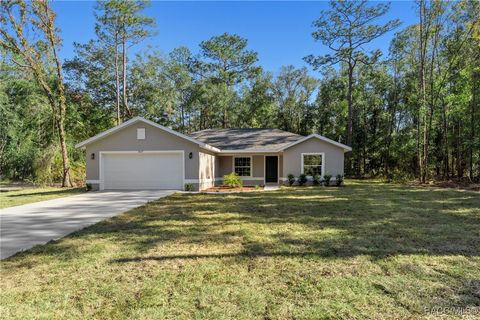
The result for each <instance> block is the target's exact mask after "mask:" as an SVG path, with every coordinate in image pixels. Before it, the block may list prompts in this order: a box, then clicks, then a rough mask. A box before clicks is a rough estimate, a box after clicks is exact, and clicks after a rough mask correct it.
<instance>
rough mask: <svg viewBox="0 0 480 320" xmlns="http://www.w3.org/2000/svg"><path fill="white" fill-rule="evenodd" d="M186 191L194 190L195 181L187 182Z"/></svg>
mask: <svg viewBox="0 0 480 320" xmlns="http://www.w3.org/2000/svg"><path fill="white" fill-rule="evenodd" d="M185 191H193V183H185Z"/></svg>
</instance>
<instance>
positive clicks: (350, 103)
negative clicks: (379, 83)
mask: <svg viewBox="0 0 480 320" xmlns="http://www.w3.org/2000/svg"><path fill="white" fill-rule="evenodd" d="M352 95H353V65H352V63H351V62H349V63H348V91H347V102H348V119H347V145H348V146H350V147H351V146H352V139H353V97H352Z"/></svg>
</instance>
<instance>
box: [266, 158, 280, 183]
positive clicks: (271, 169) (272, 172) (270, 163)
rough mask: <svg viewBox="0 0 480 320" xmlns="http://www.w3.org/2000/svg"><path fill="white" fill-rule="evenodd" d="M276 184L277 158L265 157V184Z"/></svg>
mask: <svg viewBox="0 0 480 320" xmlns="http://www.w3.org/2000/svg"><path fill="white" fill-rule="evenodd" d="M269 182H275V183H277V182H278V157H277V156H265V183H269Z"/></svg>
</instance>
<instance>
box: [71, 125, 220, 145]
mask: <svg viewBox="0 0 480 320" xmlns="http://www.w3.org/2000/svg"><path fill="white" fill-rule="evenodd" d="M137 122H143V123H146V124H148V125H151V126H153V127H155V128H158V129H160V130H163V131H166V132H168V133H170V134H172V135H175V136H177V137H180V138H182V139H185V140H188V141H190V142H193V143H195V144H198V145H199V146H200V147H202V148H204V149H208V150H212V151H215V152H219V151H220V150H219V149H217V148H215V147H212V146H210V145H208V144H206V143H204V142H202V141H199V140H197V139H195V138H193V137H190V136H187V135H184V134H183V133H180V132H177V131H175V130H173V129H170V128H167V127H165V126H162V125H160V124H158V123H155V122H153V121H150V120H147V119H145V118H142V117H135V118H132V119H130V120H128V121H125V122H124V123H122V124H119V125H117V126H115V127H113V128H110V129H108V130H105V131H103V132H101V133H99V134H97V135H95V136H93V137H91V138H89V139H87V140H85V141H82V142H80V143H78V144H76V145H75V148H81V147H84V146H86V145H88V144H90V143H92V142H95V141H97V140H100V139H103V138H105V137H107V136H110V135H112V134H114V133H116V132H118V131H120V130H122V129H124V128H127V127H129V126H130V125H133V124H135V123H137Z"/></svg>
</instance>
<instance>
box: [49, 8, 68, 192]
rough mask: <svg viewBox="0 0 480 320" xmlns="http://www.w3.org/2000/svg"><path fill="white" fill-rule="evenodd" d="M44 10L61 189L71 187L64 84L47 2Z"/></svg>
mask: <svg viewBox="0 0 480 320" xmlns="http://www.w3.org/2000/svg"><path fill="white" fill-rule="evenodd" d="M44 8H45V15H46V16H47V17H48V23H47V24H46V27H47V30H48V32H47V34H48V40H49V41H50V46H51V48H52V53H53V59H54V60H55V67H56V72H57V90H58V110H57V119H56V122H57V127H58V134H59V136H60V137H59V138H60V148H61V152H62V162H63V179H62V187H71V186H72V181H71V179H70V160H69V158H68V149H67V144H66V142H65V136H66V134H65V114H66V110H67V106H66V98H65V84H64V79H63V74H62V63H61V62H60V59H59V57H58V54H57V49H56V40H57V38H56V35H55V33H54V32H55V25H54V22H53V17H54V15H51V14H50V8H49V4H48V2H46V3H45V5H44Z"/></svg>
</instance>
